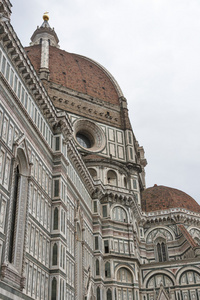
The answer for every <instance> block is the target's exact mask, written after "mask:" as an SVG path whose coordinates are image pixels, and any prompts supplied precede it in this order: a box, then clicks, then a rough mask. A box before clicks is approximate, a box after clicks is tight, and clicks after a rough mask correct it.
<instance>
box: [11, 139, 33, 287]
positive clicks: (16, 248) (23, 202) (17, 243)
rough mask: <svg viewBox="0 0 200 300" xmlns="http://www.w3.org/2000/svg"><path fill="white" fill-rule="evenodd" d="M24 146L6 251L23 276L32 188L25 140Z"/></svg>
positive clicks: (16, 169) (13, 192) (16, 171)
mask: <svg viewBox="0 0 200 300" xmlns="http://www.w3.org/2000/svg"><path fill="white" fill-rule="evenodd" d="M22 144H23V145H22V147H21V146H19V147H18V149H17V157H16V160H15V163H14V170H13V176H12V187H11V195H10V202H9V204H10V206H9V214H10V215H11V218H10V224H9V225H8V226H9V227H10V228H11V230H10V231H9V232H8V235H7V238H8V242H9V247H7V249H5V257H6V258H7V259H8V261H9V262H10V263H12V264H13V265H14V267H15V269H16V270H17V271H18V272H19V274H21V270H22V265H23V262H24V259H25V257H24V255H23V249H24V244H25V243H26V236H27V234H26V231H25V228H26V223H27V217H26V216H27V210H28V206H29V201H30V199H29V198H30V197H29V198H28V190H30V188H31V185H30V183H29V182H28V176H29V174H30V167H29V160H28V153H27V152H26V151H25V150H26V149H25V148H26V147H25V144H26V142H25V140H24V141H23V142H22ZM8 268H9V266H8ZM15 283H16V282H15ZM17 284H18V283H17Z"/></svg>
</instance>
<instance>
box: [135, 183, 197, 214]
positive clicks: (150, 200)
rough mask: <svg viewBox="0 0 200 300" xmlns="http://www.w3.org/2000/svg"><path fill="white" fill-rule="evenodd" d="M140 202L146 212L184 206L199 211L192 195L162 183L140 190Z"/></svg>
mask: <svg viewBox="0 0 200 300" xmlns="http://www.w3.org/2000/svg"><path fill="white" fill-rule="evenodd" d="M141 203H142V210H143V211H146V212H150V211H157V210H165V209H170V208H185V209H187V210H190V211H194V212H198V213H200V206H199V204H198V203H197V202H196V201H195V200H194V199H193V198H192V197H190V196H189V195H187V194H186V193H184V192H182V191H180V190H177V189H174V188H170V187H166V186H162V185H160V186H157V185H154V186H153V187H150V188H147V189H145V190H144V191H143V192H142V200H141Z"/></svg>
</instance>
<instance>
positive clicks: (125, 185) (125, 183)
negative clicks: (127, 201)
mask: <svg viewBox="0 0 200 300" xmlns="http://www.w3.org/2000/svg"><path fill="white" fill-rule="evenodd" d="M124 187H125V188H127V180H126V177H124Z"/></svg>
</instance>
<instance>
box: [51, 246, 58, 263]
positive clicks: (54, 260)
mask: <svg viewBox="0 0 200 300" xmlns="http://www.w3.org/2000/svg"><path fill="white" fill-rule="evenodd" d="M57 257H58V246H57V244H56V243H55V244H54V245H53V259H52V265H53V266H56V265H57Z"/></svg>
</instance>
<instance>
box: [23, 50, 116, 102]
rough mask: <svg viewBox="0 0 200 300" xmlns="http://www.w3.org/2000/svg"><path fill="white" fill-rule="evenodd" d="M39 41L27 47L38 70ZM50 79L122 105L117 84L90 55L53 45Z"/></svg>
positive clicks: (50, 56) (50, 59) (28, 53)
mask: <svg viewBox="0 0 200 300" xmlns="http://www.w3.org/2000/svg"><path fill="white" fill-rule="evenodd" d="M40 49H41V47H40V45H34V46H31V47H26V48H25V50H26V52H27V55H28V57H29V59H30V60H31V62H32V64H33V66H34V68H35V70H36V72H39V68H40V52H41V50H40ZM49 71H50V82H53V83H56V84H59V85H63V86H65V87H67V88H69V89H72V90H74V91H77V92H81V93H83V94H87V95H89V96H92V97H95V98H98V99H101V100H104V101H106V102H109V103H111V104H116V105H119V96H118V93H117V89H116V86H115V85H114V83H113V81H112V80H111V79H110V78H109V76H108V74H106V72H105V71H104V70H103V68H102V67H101V66H100V65H98V64H97V63H95V62H94V61H92V60H90V59H89V58H86V57H83V56H80V55H78V54H73V53H69V52H66V51H64V50H61V49H59V48H56V47H53V46H50V48H49Z"/></svg>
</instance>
